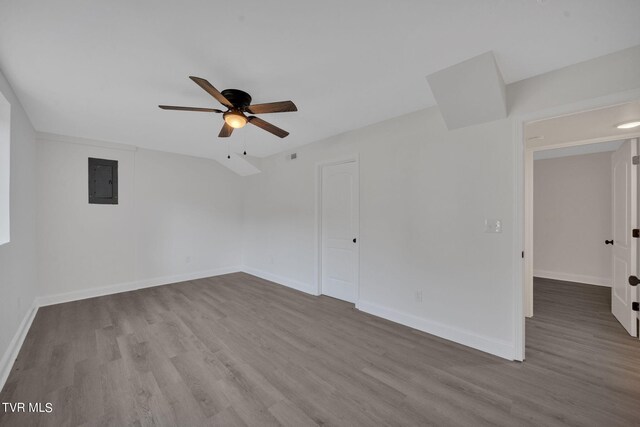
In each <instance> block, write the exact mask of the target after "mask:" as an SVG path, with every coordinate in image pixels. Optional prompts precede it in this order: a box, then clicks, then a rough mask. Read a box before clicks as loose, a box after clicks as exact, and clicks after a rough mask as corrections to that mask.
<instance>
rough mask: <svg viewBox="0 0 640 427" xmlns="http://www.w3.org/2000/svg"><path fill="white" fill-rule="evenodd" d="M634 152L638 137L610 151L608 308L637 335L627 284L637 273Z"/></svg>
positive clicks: (631, 293) (632, 296) (632, 294)
mask: <svg viewBox="0 0 640 427" xmlns="http://www.w3.org/2000/svg"><path fill="white" fill-rule="evenodd" d="M636 154H637V141H636V140H629V141H626V142H625V143H624V144H622V146H621V147H620V148H619V149H618V151H616V152H615V153H613V156H612V173H613V180H612V181H613V189H612V194H613V201H612V205H613V256H612V263H613V265H612V267H613V269H612V271H613V283H612V288H611V311H612V313H613V315H614V316H615V317H616V319H618V321H619V322H620V323H621V324H622V326H624V328H625V329H626V330H627V331H628V332H629V333H630V334H631V335H633V336H636V335H637V322H636V318H637V315H636V312H634V311H633V310H632V308H631V303H632V302H633V301H635V294H636V292H637V291H636V288H635V287H633V286H631V285H630V284H629V276H635V275H636V274H637V269H636V263H637V259H636V250H637V249H636V242H635V240H634V239H633V237H632V236H631V233H632V230H633V229H634V228H636V227H637V208H638V206H637V193H636V191H637V190H636V189H637V166H634V165H633V164H632V157H633V156H635V155H636Z"/></svg>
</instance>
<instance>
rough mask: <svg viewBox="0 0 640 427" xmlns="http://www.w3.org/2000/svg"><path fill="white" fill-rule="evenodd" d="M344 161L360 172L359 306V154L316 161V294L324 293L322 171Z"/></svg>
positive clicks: (357, 270)
mask: <svg viewBox="0 0 640 427" xmlns="http://www.w3.org/2000/svg"><path fill="white" fill-rule="evenodd" d="M344 163H355V165H356V173H357V174H358V230H357V234H358V236H357V238H358V247H357V251H358V254H357V256H356V262H357V263H358V266H357V268H356V277H355V282H356V301H355V304H356V306H357V304H358V302H359V301H360V218H361V217H362V215H361V209H360V158H359V155H358V154H357V153H356V154H352V155H349V156H345V157H340V158H338V159H334V160H329V161H323V162H318V163H316V281H317V284H316V295H322V172H323V171H324V168H325V167H327V166H336V165H341V164H344Z"/></svg>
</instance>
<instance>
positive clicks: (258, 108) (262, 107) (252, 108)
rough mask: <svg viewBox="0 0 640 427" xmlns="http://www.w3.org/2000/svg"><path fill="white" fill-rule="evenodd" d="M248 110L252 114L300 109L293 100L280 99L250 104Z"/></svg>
mask: <svg viewBox="0 0 640 427" xmlns="http://www.w3.org/2000/svg"><path fill="white" fill-rule="evenodd" d="M247 111H248V112H250V113H252V114H265V113H286V112H288V111H298V107H296V104H294V103H293V102H291V101H280V102H268V103H266V104H255V105H249V106H248V107H247Z"/></svg>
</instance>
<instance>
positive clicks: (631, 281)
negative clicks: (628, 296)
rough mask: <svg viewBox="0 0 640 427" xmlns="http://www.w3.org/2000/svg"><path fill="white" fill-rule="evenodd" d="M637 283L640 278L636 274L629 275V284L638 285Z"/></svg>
mask: <svg viewBox="0 0 640 427" xmlns="http://www.w3.org/2000/svg"><path fill="white" fill-rule="evenodd" d="M638 283H640V279H638V277H636V276H629V284H630V285H631V286H638Z"/></svg>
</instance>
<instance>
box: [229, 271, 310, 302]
mask: <svg viewBox="0 0 640 427" xmlns="http://www.w3.org/2000/svg"><path fill="white" fill-rule="evenodd" d="M242 271H243V272H245V273H247V274H251V275H252V276H256V277H259V278H261V279H264V280H269V281H270V282H274V283H277V284H279V285H283V286H286V287H288V288H292V289H295V290H297V291H300V292H304V293H307V294H311V295H318V288H317V287H316V286H315V285H313V284H311V283H304V282H300V281H298V280H294V279H290V278H288V277H283V276H278V275H277V274H272V273H269V272H267V271H263V270H258V269H257V268H252V267H247V266H242Z"/></svg>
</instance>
